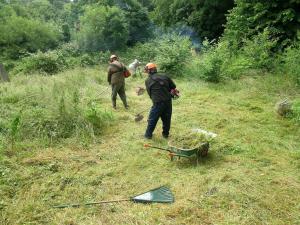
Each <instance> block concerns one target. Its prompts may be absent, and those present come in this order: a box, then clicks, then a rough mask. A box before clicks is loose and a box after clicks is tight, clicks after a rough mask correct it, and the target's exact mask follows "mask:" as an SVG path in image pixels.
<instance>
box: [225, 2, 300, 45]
mask: <svg viewBox="0 0 300 225" xmlns="http://www.w3.org/2000/svg"><path fill="white" fill-rule="evenodd" d="M235 3H236V7H234V8H233V9H232V10H231V11H230V14H229V16H228V22H227V24H226V31H225V37H226V38H227V39H228V40H230V41H231V42H232V43H233V44H235V45H236V47H237V48H238V47H240V46H241V44H242V43H243V42H244V41H245V40H247V39H248V38H251V37H253V36H255V35H257V34H259V33H261V32H263V31H264V30H268V32H269V38H271V39H276V40H278V43H279V47H286V46H289V45H290V44H291V43H292V42H293V41H295V40H296V39H297V38H298V36H297V35H298V31H299V19H300V1H299V0H288V1H282V0H275V1H262V0H254V1H253V0H236V1H235Z"/></svg>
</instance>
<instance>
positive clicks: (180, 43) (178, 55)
mask: <svg viewBox="0 0 300 225" xmlns="http://www.w3.org/2000/svg"><path fill="white" fill-rule="evenodd" d="M153 44H154V45H153V46H156V47H155V53H156V55H155V58H154V60H155V62H156V63H157V64H158V65H159V68H160V69H161V70H163V71H165V72H168V73H171V74H174V75H182V73H183V70H184V67H185V65H186V62H187V61H188V59H189V57H190V56H191V52H190V49H191V42H190V41H189V39H188V38H186V37H180V36H177V35H167V36H164V37H162V38H160V39H156V40H155V41H154V43H153Z"/></svg>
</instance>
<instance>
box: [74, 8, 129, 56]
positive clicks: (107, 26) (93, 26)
mask: <svg viewBox="0 0 300 225" xmlns="http://www.w3.org/2000/svg"><path fill="white" fill-rule="evenodd" d="M80 26H81V30H80V31H79V38H78V39H79V46H80V48H81V49H82V50H84V51H87V52H94V51H99V50H115V49H117V48H122V47H124V46H125V44H126V42H127V41H128V38H129V32H128V23H127V21H126V18H125V15H124V13H123V11H122V10H121V9H119V8H118V7H115V6H113V7H109V6H95V5H93V6H89V7H87V8H86V10H85V14H84V15H83V16H82V17H81V18H80Z"/></svg>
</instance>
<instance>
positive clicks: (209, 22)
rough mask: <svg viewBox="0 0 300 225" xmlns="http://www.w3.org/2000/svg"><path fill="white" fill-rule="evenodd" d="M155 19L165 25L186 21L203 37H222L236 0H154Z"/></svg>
mask: <svg viewBox="0 0 300 225" xmlns="http://www.w3.org/2000/svg"><path fill="white" fill-rule="evenodd" d="M153 2H154V5H155V11H154V13H153V17H154V19H155V21H156V22H157V23H159V24H161V25H163V26H172V25H174V24H176V23H179V22H180V23H182V22H185V23H186V24H187V25H189V26H191V27H193V28H194V29H195V31H196V32H197V33H198V35H199V36H200V37H201V38H205V37H206V38H209V39H214V38H217V37H220V36H221V35H222V33H223V30H224V27H223V26H224V24H225V23H226V14H227V12H228V10H229V9H232V7H233V6H234V0H223V1H217V0H198V1H196V0H175V1H172V2H170V1H169V0H153Z"/></svg>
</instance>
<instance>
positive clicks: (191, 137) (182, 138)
mask: <svg viewBox="0 0 300 225" xmlns="http://www.w3.org/2000/svg"><path fill="white" fill-rule="evenodd" d="M208 141H209V138H208V137H207V135H205V134H202V133H198V132H185V133H181V134H177V135H176V136H174V137H173V138H172V139H171V140H170V142H169V145H170V146H173V147H176V148H181V149H195V148H197V147H199V146H200V145H201V144H202V143H205V142H208Z"/></svg>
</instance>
